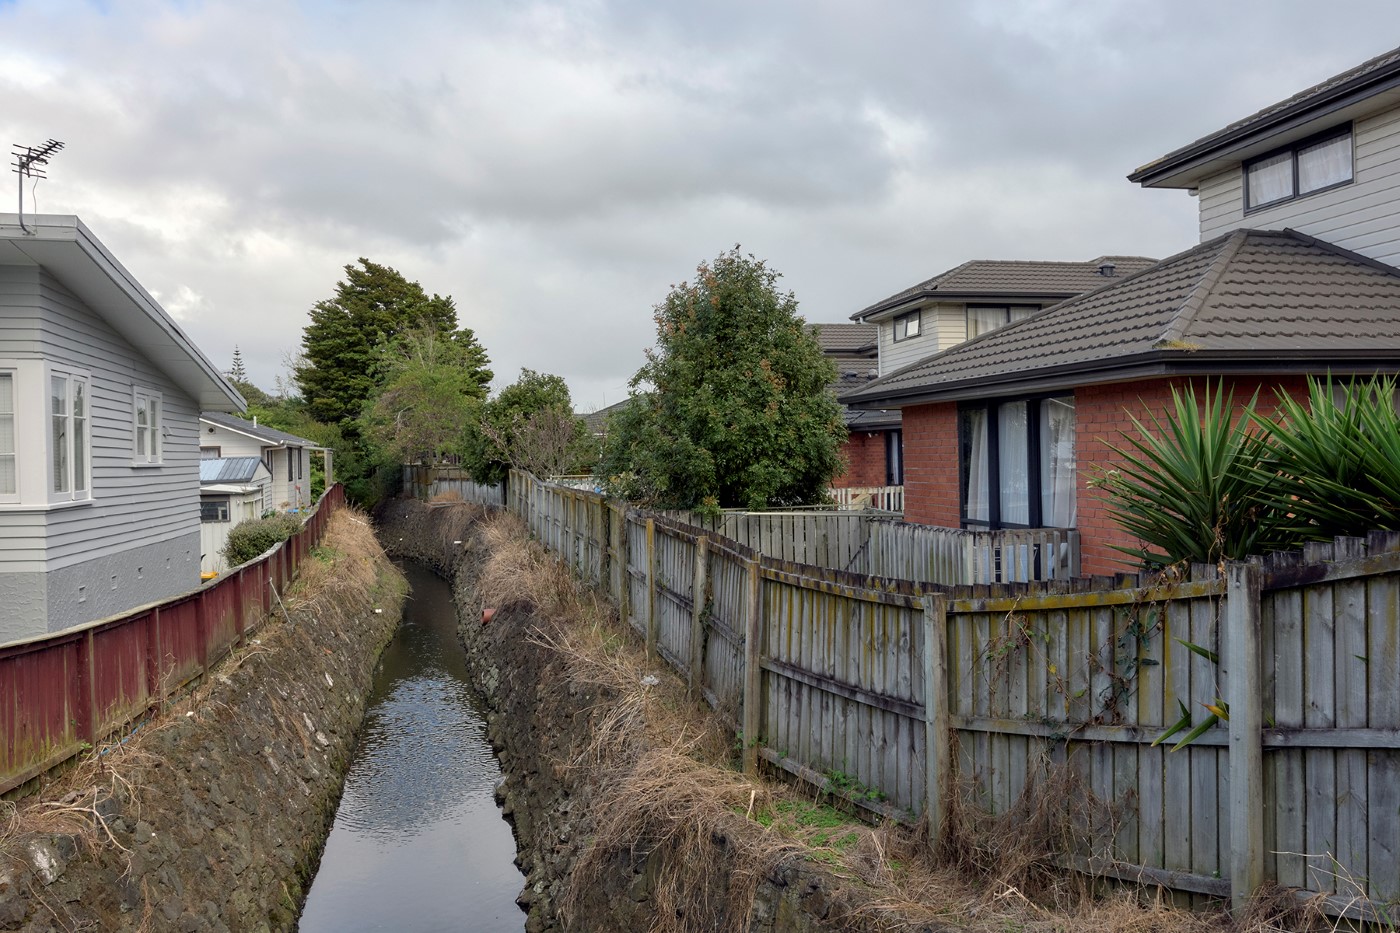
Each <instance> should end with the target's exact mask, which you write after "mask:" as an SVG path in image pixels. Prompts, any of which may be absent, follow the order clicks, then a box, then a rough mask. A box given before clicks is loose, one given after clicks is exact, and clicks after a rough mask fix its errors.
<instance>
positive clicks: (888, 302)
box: [851, 256, 1157, 320]
mask: <svg viewBox="0 0 1400 933" xmlns="http://www.w3.org/2000/svg"><path fill="white" fill-rule="evenodd" d="M1156 261H1157V260H1155V259H1151V258H1149V257H1147V256H1100V257H1098V258H1097V259H1090V260H1088V261H1087V262H1039V261H1031V260H1000V259H974V260H971V261H969V262H965V263H963V264H962V265H960V266H956V267H954V268H952V269H949V270H948V271H947V272H941V273H939V274H938V275H935V276H934V277H933V278H931V279H926V280H925V281H923V282H920V283H919V284H917V285H914V286H911V287H909V288H906V289H904V290H903V291H901V292H896V293H895V294H893V295H891V296H890V297H888V298H885V299H882V300H880V301H877V302H875V303H874V304H872V305H870V306H869V307H866V308H864V309H862V310H860V311H857V312H856V313H855V314H853V315H851V319H852V320H864V319H866V318H868V317H871V316H874V315H878V314H881V313H883V312H886V311H892V310H894V309H895V308H898V307H900V306H902V305H906V304H910V303H912V302H913V301H915V300H916V299H920V298H939V297H946V298H948V299H950V300H955V299H973V300H984V301H993V300H996V299H1008V300H1009V299H1015V298H1024V299H1031V298H1041V299H1047V300H1052V301H1053V300H1055V299H1063V298H1069V297H1071V296H1073V295H1078V294H1081V293H1082V292H1086V291H1089V290H1090V289H1094V288H1098V287H1100V286H1102V285H1103V284H1104V283H1105V282H1108V281H1112V280H1113V279H1116V278H1122V277H1123V276H1128V275H1132V274H1133V273H1135V272H1139V271H1141V270H1143V269H1145V268H1147V267H1148V266H1150V265H1152V264H1153V263H1154V262H1156ZM1106 263H1110V264H1112V266H1113V273H1114V275H1113V277H1112V278H1109V277H1106V276H1104V275H1103V274H1101V273H1100V271H1099V270H1100V269H1101V268H1102V267H1103V266H1104V265H1105V264H1106Z"/></svg>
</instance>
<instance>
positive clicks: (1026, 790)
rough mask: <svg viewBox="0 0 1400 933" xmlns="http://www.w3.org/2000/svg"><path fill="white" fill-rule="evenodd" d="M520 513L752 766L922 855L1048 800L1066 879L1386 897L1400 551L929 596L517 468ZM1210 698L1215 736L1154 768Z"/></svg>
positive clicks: (1359, 550) (1210, 890) (1323, 550)
mask: <svg viewBox="0 0 1400 933" xmlns="http://www.w3.org/2000/svg"><path fill="white" fill-rule="evenodd" d="M510 507H511V509H512V510H514V511H517V512H519V513H520V514H521V515H523V516H524V517H525V519H526V520H527V522H529V524H530V527H531V529H532V530H533V531H534V533H535V534H536V535H537V536H538V537H539V538H540V539H541V540H542V541H544V542H545V543H546V544H548V545H549V546H550V547H552V548H553V549H554V550H555V551H556V552H558V553H559V554H560V555H561V556H562V557H563V558H564V559H566V560H567V561H568V562H569V563H570V564H571V565H572V566H573V567H575V568H577V569H578V571H579V572H580V574H581V575H583V576H584V577H585V578H586V579H588V580H590V581H592V582H594V583H597V584H600V585H602V586H605V587H606V588H607V589H608V590H609V591H610V592H611V594H612V595H613V596H614V598H615V599H617V601H618V605H619V607H620V609H621V612H622V615H623V617H624V618H625V619H627V621H628V623H629V624H630V625H632V626H633V627H634V628H635V629H636V630H637V631H638V632H640V633H641V634H642V635H643V637H645V639H646V642H647V645H648V647H649V648H650V649H651V650H652V651H654V653H655V654H656V655H657V656H659V657H661V658H664V659H666V660H667V661H668V662H669V663H671V664H672V665H673V666H675V667H676V668H677V669H678V670H680V671H681V672H682V673H684V674H685V676H687V677H688V678H689V681H690V683H691V684H692V686H693V688H694V690H695V692H696V693H697V694H699V695H703V696H705V697H706V698H707V699H708V700H709V702H710V703H711V704H712V705H714V706H715V707H717V708H720V709H725V710H729V711H730V712H731V713H732V714H733V716H734V720H735V722H736V725H737V726H738V728H739V729H740V731H741V735H742V737H743V740H744V747H745V758H746V764H747V765H748V766H749V767H754V766H756V765H757V762H758V761H759V760H763V761H766V762H768V763H770V764H771V765H772V766H775V767H778V768H781V769H783V770H785V771H787V772H790V773H791V774H793V775H795V776H796V777H797V778H799V779H801V780H805V781H810V782H812V783H813V784H816V785H818V786H821V787H823V788H825V789H827V790H829V791H832V792H835V793H839V794H842V795H844V796H846V797H847V798H848V799H850V800H852V802H853V803H855V804H856V805H858V806H861V807H864V808H867V809H869V810H872V811H874V812H877V813H880V814H883V815H886V816H892V817H896V818H900V819H913V818H917V817H918V816H919V815H921V814H924V813H927V814H928V816H929V821H930V825H931V827H932V829H933V831H934V832H935V833H939V832H941V828H942V827H943V826H944V824H945V820H946V819H947V815H948V813H949V800H950V799H951V797H952V795H954V794H957V795H958V796H959V797H961V799H963V800H964V801H967V802H970V803H972V804H975V805H977V806H979V807H981V808H982V809H984V810H986V811H988V812H990V813H993V814H1004V815H1008V818H1011V819H1022V818H1024V817H1025V814H1026V813H1027V812H1028V808H1030V807H1032V806H1033V805H1034V804H1035V803H1036V801H1037V795H1041V798H1040V799H1042V800H1043V797H1044V795H1047V794H1048V795H1051V799H1052V800H1053V801H1056V802H1059V803H1061V804H1064V805H1065V806H1066V812H1067V814H1070V815H1073V816H1075V817H1077V820H1076V821H1073V823H1072V829H1073V830H1074V833H1075V838H1076V839H1077V844H1076V846H1075V848H1074V851H1073V853H1072V854H1071V856H1070V858H1071V862H1072V864H1073V865H1074V866H1076V867H1078V868H1081V869H1084V870H1086V871H1090V872H1093V873H1095V874H1099V875H1104V876H1113V877H1120V878H1127V879H1133V880H1140V881H1145V882H1147V883H1153V884H1159V885H1161V886H1163V887H1165V888H1167V889H1169V890H1171V891H1172V892H1174V894H1173V896H1174V897H1176V898H1177V899H1179V900H1182V901H1187V902H1190V901H1193V900H1207V899H1214V898H1230V899H1232V900H1233V902H1234V903H1235V904H1236V906H1239V905H1240V904H1242V903H1243V900H1244V898H1245V897H1247V895H1248V894H1249V892H1250V891H1252V890H1253V889H1254V888H1255V887H1256V886H1257V885H1258V884H1259V883H1261V882H1262V881H1264V880H1268V879H1272V880H1277V881H1279V882H1281V883H1283V884H1286V885H1289V886H1291V887H1294V888H1297V889H1298V890H1299V891H1300V892H1301V893H1302V894H1304V895H1310V894H1312V893H1318V894H1321V895H1323V896H1324V897H1326V898H1327V899H1328V900H1327V904H1328V906H1329V908H1330V909H1331V910H1332V911H1333V912H1334V913H1337V914H1344V915H1348V916H1353V917H1370V918H1372V919H1374V918H1376V917H1378V916H1384V915H1383V914H1381V913H1379V912H1378V911H1380V910H1381V909H1382V908H1383V905H1393V904H1396V903H1397V902H1400V683H1397V677H1398V675H1400V537H1397V536H1395V535H1387V534H1376V535H1372V536H1371V537H1370V538H1369V539H1338V540H1337V542H1336V543H1335V544H1332V545H1326V546H1322V545H1316V546H1310V547H1309V548H1308V549H1307V550H1306V551H1305V552H1304V553H1302V554H1292V555H1275V556H1273V557H1271V558H1270V559H1269V560H1267V561H1262V562H1259V563H1241V564H1231V565H1228V567H1227V570H1228V574H1227V578H1222V577H1220V576H1219V575H1218V572H1217V569H1216V568H1214V567H1196V568H1193V569H1192V573H1191V575H1190V576H1189V577H1188V578H1186V579H1174V580H1164V579H1158V578H1155V577H1151V576H1148V575H1142V576H1137V575H1123V576H1120V577H1118V578H1091V579H1089V578H1080V579H1077V580H1056V581H1051V582H1042V583H1033V584H999V585H993V586H985V585H983V586H958V587H943V586H935V585H931V584H926V583H918V582H915V581H909V580H890V579H882V578H878V577H871V576H864V575H857V574H853V573H849V572H843V571H840V570H832V569H829V568H822V567H816V566H809V565H800V564H796V563H792V562H787V561H782V560H778V559H775V558H772V557H767V556H764V555H762V554H760V553H758V552H757V551H755V550H754V549H752V548H750V547H747V546H745V545H743V544H741V543H738V542H735V541H732V540H729V539H726V538H724V537H722V536H720V535H719V534H718V533H717V532H715V531H712V530H707V529H704V528H700V527H697V526H693V525H686V524H683V523H681V522H678V521H676V520H674V519H672V518H667V517H665V516H660V515H654V514H648V513H644V512H641V511H638V510H634V509H626V508H625V507H623V506H621V505H619V504H617V503H610V502H607V501H606V500H604V499H603V498H602V497H601V496H598V495H596V494H594V493H590V492H586V491H582V490H573V489H561V488H559V487H554V486H549V485H546V484H542V483H539V482H537V481H535V480H533V478H531V477H528V476H526V475H524V474H515V475H514V476H513V477H512V481H511V501H510ZM1188 645H1190V646H1194V647H1195V648H1198V649H1200V650H1192V648H1189V647H1187V646H1188ZM1206 704H1210V705H1212V706H1215V707H1217V708H1220V709H1222V711H1227V712H1228V714H1229V716H1228V720H1227V721H1221V722H1218V723H1217V724H1216V725H1214V726H1213V727H1211V728H1209V729H1207V730H1206V731H1205V732H1204V733H1203V734H1202V735H1201V736H1200V737H1199V738H1198V739H1196V740H1195V741H1194V742H1193V743H1191V744H1190V745H1187V746H1186V747H1184V748H1182V749H1180V750H1179V751H1170V750H1169V747H1170V746H1171V745H1172V744H1173V743H1174V742H1175V741H1176V740H1178V739H1180V738H1181V737H1182V736H1183V735H1184V734H1185V732H1184V731H1183V732H1181V733H1178V734H1177V735H1176V736H1174V737H1173V738H1172V739H1171V740H1169V741H1166V742H1163V743H1162V744H1158V745H1155V746H1154V744H1153V743H1154V742H1156V741H1157V740H1160V739H1162V738H1163V736H1164V735H1165V734H1166V733H1167V731H1168V729H1169V728H1170V727H1171V725H1172V724H1173V723H1175V722H1177V720H1178V719H1180V717H1181V710H1182V709H1186V710H1188V711H1189V712H1190V716H1191V720H1192V722H1193V724H1199V723H1201V722H1203V721H1204V719H1205V717H1206V716H1207V712H1206V710H1205V705H1206ZM1071 803H1073V804H1074V805H1073V806H1070V805H1069V804H1071ZM1391 915H1392V916H1393V915H1394V914H1393V913H1392V914H1391Z"/></svg>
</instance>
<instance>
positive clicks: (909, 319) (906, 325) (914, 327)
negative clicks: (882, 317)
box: [894, 311, 922, 343]
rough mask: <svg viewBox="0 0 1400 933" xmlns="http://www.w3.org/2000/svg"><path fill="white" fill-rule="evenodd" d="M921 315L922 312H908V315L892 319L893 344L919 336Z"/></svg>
mask: <svg viewBox="0 0 1400 933" xmlns="http://www.w3.org/2000/svg"><path fill="white" fill-rule="evenodd" d="M921 314H922V312H920V311H910V312H909V313H908V314H901V315H900V316H899V317H897V318H895V319H894V339H895V343H898V342H899V341H901V340H908V339H909V338H910V337H917V336H919V324H920V323H921V317H920V316H921Z"/></svg>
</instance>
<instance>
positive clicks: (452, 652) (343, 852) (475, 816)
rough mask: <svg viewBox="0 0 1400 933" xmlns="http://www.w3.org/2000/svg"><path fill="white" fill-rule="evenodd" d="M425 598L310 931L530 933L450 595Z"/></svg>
mask: <svg viewBox="0 0 1400 933" xmlns="http://www.w3.org/2000/svg"><path fill="white" fill-rule="evenodd" d="M402 566H403V569H404V571H405V573H406V574H407V575H408V580H409V584H410V586H411V587H412V589H411V590H410V597H409V601H408V604H407V605H406V606H405V607H404V618H403V624H402V626H401V627H400V629H399V632H398V634H397V635H395V637H394V640H393V642H392V643H391V644H390V645H389V647H388V648H386V649H385V651H384V655H383V659H382V661H381V664H380V670H379V671H378V672H377V673H376V674H375V683H374V691H373V693H372V694H371V696H370V701H369V707H368V710H367V712H366V714H365V722H364V726H363V728H362V731H361V734H360V742H359V747H358V748H357V749H356V752H355V758H354V761H353V762H352V763H351V765H350V772H349V774H348V776H347V777H346V781H345V794H344V796H343V797H342V798H341V801H340V808H339V809H338V810H337V811H336V816H335V825H334V827H333V828H332V829H331V834H330V837H329V838H328V839H327V840H326V848H325V852H324V854H323V855H322V856H321V866H320V869H319V870H318V871H317V873H316V877H315V879H314V880H313V881H312V883H311V889H310V891H309V893H308V894H307V898H306V906H305V907H304V908H303V910H302V916H301V922H300V926H299V929H300V931H301V933H323V931H324V933H331V931H334V933H358V931H366V933H367V931H373V930H392V931H402V933H437V931H448V930H453V931H455V930H471V931H481V933H498V931H516V933H518V931H520V930H523V929H524V926H525V915H524V914H523V913H522V912H521V911H520V908H519V907H517V906H516V904H515V896H516V894H517V893H518V892H519V891H520V888H521V886H522V884H523V879H522V877H521V875H520V872H519V870H518V869H517V868H516V867H515V864H514V861H513V859H514V857H515V841H514V839H513V838H512V836H511V832H510V827H509V826H508V825H507V823H506V821H505V819H504V818H503V817H502V816H501V813H500V810H498V809H497V807H496V803H495V799H494V797H493V790H494V788H495V785H496V782H497V781H499V780H500V776H501V772H500V766H499V765H498V764H497V762H496V759H495V757H494V755H493V754H492V751H491V745H490V743H489V742H487V740H486V723H485V720H484V718H483V717H482V715H481V712H480V709H479V701H478V700H477V698H476V696H475V694H474V692H473V690H472V687H471V684H470V680H469V677H468V674H467V669H466V659H465V657H464V655H463V652H462V647H461V645H460V644H459V643H458V641H457V622H456V612H455V609H454V607H453V604H452V593H451V589H450V587H449V586H448V585H447V583H446V582H444V581H443V580H442V579H441V578H439V577H438V576H437V575H436V574H434V573H433V572H432V571H431V570H428V569H427V568H426V567H423V566H421V565H416V564H412V563H408V564H404V565H402Z"/></svg>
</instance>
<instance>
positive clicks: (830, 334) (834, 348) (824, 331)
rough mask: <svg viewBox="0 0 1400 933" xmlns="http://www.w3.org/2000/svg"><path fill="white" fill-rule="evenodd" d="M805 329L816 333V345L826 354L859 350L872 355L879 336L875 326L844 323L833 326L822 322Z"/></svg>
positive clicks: (877, 328) (878, 330) (877, 327)
mask: <svg viewBox="0 0 1400 933" xmlns="http://www.w3.org/2000/svg"><path fill="white" fill-rule="evenodd" d="M807 329H808V330H814V331H816V333H817V343H818V344H820V345H821V348H822V352H823V353H827V354H833V353H845V352H855V351H861V350H869V351H871V352H872V353H873V352H874V351H875V346H876V344H875V342H876V340H878V339H879V336H880V329H879V326H878V325H876V324H850V323H847V322H845V321H842V322H840V323H835V324H832V323H827V322H825V321H822V322H818V323H816V324H808V325H807Z"/></svg>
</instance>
